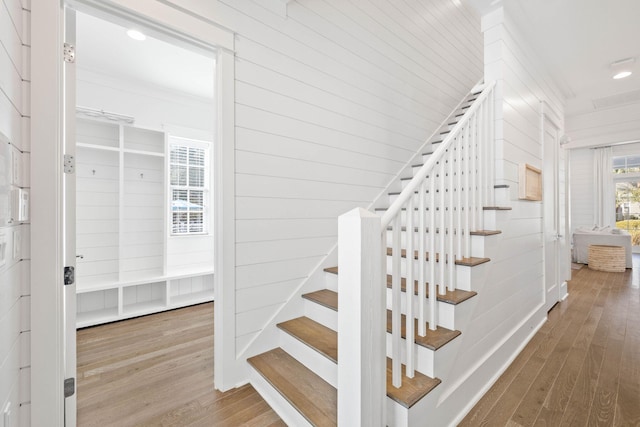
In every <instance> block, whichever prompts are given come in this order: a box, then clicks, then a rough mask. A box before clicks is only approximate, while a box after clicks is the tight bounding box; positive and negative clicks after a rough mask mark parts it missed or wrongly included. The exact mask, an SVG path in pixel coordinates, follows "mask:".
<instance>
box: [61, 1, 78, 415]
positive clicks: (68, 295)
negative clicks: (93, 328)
mask: <svg viewBox="0 0 640 427" xmlns="http://www.w3.org/2000/svg"><path fill="white" fill-rule="evenodd" d="M64 34H65V40H64V43H65V45H64V55H65V57H64V83H63V84H64V109H63V114H64V116H63V122H64V133H63V135H64V142H63V143H64V155H65V161H64V190H63V191H64V207H63V215H64V220H63V235H64V251H63V258H64V265H65V286H64V290H65V292H64V310H65V312H64V322H65V324H64V351H65V357H64V359H65V405H64V417H65V426H66V427H73V426H75V425H76V284H75V267H76V174H75V156H76V140H75V135H76V128H75V120H76V87H75V85H76V66H75V45H76V15H75V11H74V10H72V9H70V8H66V9H65V30H64ZM70 269H73V271H70ZM67 276H68V277H67ZM67 283H68V284H67Z"/></svg>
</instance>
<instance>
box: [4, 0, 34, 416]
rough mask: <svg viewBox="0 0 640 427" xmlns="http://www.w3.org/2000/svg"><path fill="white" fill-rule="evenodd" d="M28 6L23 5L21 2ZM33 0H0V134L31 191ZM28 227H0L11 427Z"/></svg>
mask: <svg viewBox="0 0 640 427" xmlns="http://www.w3.org/2000/svg"><path fill="white" fill-rule="evenodd" d="M23 3H24V4H23ZM29 23H30V12H29V2H27V1H24V2H23V1H21V0H0V132H2V133H3V134H5V135H6V136H7V137H8V138H9V141H10V143H11V145H12V147H11V149H13V150H14V152H15V153H17V154H18V157H19V158H20V159H21V166H22V173H21V174H20V177H19V178H18V180H17V182H14V187H20V188H29V174H30V171H29V151H30V141H29V135H30V134H29V132H28V129H29V114H30V109H29V96H30V91H29V86H30V82H29V79H30V68H29V64H30V60H29V55H30V47H29V43H30V40H29V32H30V28H29ZM29 230H30V227H29V224H22V225H18V224H17V223H14V224H12V225H7V224H4V223H3V224H0V236H3V237H2V238H3V239H4V240H5V241H6V244H7V246H6V253H5V254H6V262H5V264H4V265H3V266H1V267H0V416H1V415H2V411H3V410H4V408H5V407H6V405H7V404H8V403H10V405H11V414H12V415H11V419H10V421H9V426H10V427H17V426H28V425H29V424H30V417H29V410H30V409H29V408H30V400H31V397H30V386H29V383H30V365H31V357H30V293H31V291H30V289H31V285H30V275H29V268H30V266H29V262H30V261H29V259H30V234H29Z"/></svg>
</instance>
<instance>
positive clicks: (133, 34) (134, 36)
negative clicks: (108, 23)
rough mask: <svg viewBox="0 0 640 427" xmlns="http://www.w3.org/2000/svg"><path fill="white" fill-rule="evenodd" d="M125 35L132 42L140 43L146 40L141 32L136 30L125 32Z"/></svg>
mask: <svg viewBox="0 0 640 427" xmlns="http://www.w3.org/2000/svg"><path fill="white" fill-rule="evenodd" d="M127 35H128V36H129V37H131V38H132V39H134V40H138V41H142V40H145V39H146V38H147V36H145V35H144V34H143V33H142V32H141V31H138V30H133V29H132V30H127Z"/></svg>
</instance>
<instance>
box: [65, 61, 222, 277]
mask: <svg viewBox="0 0 640 427" xmlns="http://www.w3.org/2000/svg"><path fill="white" fill-rule="evenodd" d="M176 78H180V76H176ZM212 78H213V77H212ZM77 104H78V105H79V106H82V107H89V108H95V109H98V110H105V111H111V112H115V113H119V114H124V115H129V116H132V117H134V118H135V123H134V125H133V126H137V127H142V128H146V129H153V130H158V131H166V132H168V133H171V134H173V135H176V136H182V137H187V138H194V139H206V138H209V137H208V135H213V134H214V120H213V117H214V103H213V100H211V99H206V98H202V97H196V96H191V95H187V94H184V93H180V92H177V91H172V90H168V89H166V88H162V87H159V86H155V85H151V84H145V83H143V82H138V81H136V82H132V81H130V80H127V79H124V78H122V77H119V76H109V75H105V74H103V73H101V72H99V70H93V69H89V68H86V67H84V68H83V67H79V68H78V77H77ZM80 123H82V122H81V121H80ZM93 127H95V124H94V126H93ZM92 132H93V133H95V132H94V131H92ZM85 133H87V132H85ZM152 134H154V132H152V131H148V130H143V129H137V130H136V129H133V128H127V129H126V132H125V134H124V139H125V142H124V144H125V145H124V147H125V148H126V149H133V150H144V151H158V150H160V151H162V149H164V148H163V147H164V145H163V142H162V141H160V143H158V140H157V138H155V141H154V142H152V143H151V145H149V143H148V142H147V143H145V142H144V141H142V140H144V139H145V136H149V135H152ZM157 136H160V134H157ZM109 138H111V139H113V136H109ZM115 138H116V140H115V142H113V143H112V144H111V143H105V141H104V140H97V141H96V140H92V139H83V140H78V142H85V143H89V144H101V145H104V144H111V145H112V146H114V147H117V146H118V140H117V138H118V135H117V134H116V135H115ZM136 141H137V142H136ZM140 141H142V142H140ZM80 154H81V153H80ZM80 154H79V155H80ZM99 155H100V154H99ZM116 156H117V154H116ZM104 157H105V159H104V160H100V161H102V162H103V163H104V161H108V159H107V157H110V156H109V154H108V153H105V154H104ZM124 160H125V173H126V174H128V175H126V176H125V179H131V180H132V181H131V183H132V184H134V186H133V187H130V186H125V190H126V191H127V192H129V191H137V192H138V194H136V195H135V196H132V195H131V194H125V202H127V203H129V204H130V205H131V203H139V202H142V203H143V204H144V206H139V207H138V208H141V207H146V208H150V209H147V215H152V216H154V218H153V220H154V221H155V231H156V232H158V233H160V234H158V233H155V235H156V238H155V240H154V242H155V243H159V245H160V246H157V245H156V246H155V247H154V248H152V247H149V249H150V250H152V251H157V250H158V249H159V250H162V244H163V241H162V234H161V231H162V224H161V223H162V218H163V217H162V211H161V210H158V208H157V207H158V206H159V203H162V197H164V194H163V193H162V192H161V190H162V188H161V187H158V186H157V184H158V183H159V182H161V181H158V179H161V177H158V176H155V175H157V173H153V172H149V173H147V175H146V176H147V179H146V180H145V179H139V177H140V173H143V174H144V173H145V171H144V170H142V169H144V166H143V165H142V163H141V162H145V163H148V162H150V161H153V160H151V159H145V158H144V156H138V155H134V154H125V156H124ZM138 160H139V161H140V162H138ZM156 160H157V161H158V162H161V161H162V160H161V159H156ZM116 166H117V158H116ZM161 166H162V165H161V164H160V165H155V166H153V168H156V169H157V168H158V167H161ZM79 167H81V166H79ZM147 169H148V168H147ZM91 170H93V168H91ZM80 173H83V172H82V171H81V172H80ZM116 179H117V171H116ZM150 180H155V181H156V184H155V185H154V184H152V183H151V181H150ZM151 188H153V189H154V193H155V194H156V195H155V196H153V195H151V194H149V193H148V190H149V189H151ZM79 191H82V189H79ZM116 191H117V187H116ZM159 191H160V193H158V192H159ZM158 195H159V197H160V198H158ZM116 198H117V194H116ZM143 198H144V199H145V200H143ZM152 205H153V206H155V207H152ZM138 208H136V209H129V210H126V211H125V212H124V214H127V215H134V216H135V215H139V214H140V209H138ZM158 215H160V216H158ZM147 219H151V218H150V217H148V218H147ZM83 221H84V220H83ZM158 221H159V222H158ZM82 225H83V224H82V221H81V222H80V223H79V224H78V233H79V234H81V232H82V231H83V229H82V228H81V227H82ZM138 225H139V224H138ZM150 225H151V223H150V222H149V221H146V222H145V226H150ZM158 227H160V228H158ZM134 229H135V227H134V228H132V229H128V230H125V233H126V235H125V237H126V238H127V239H129V240H131V239H133V240H135V241H137V242H138V243H142V242H141V240H140V238H141V237H144V238H151V235H150V234H149V233H146V234H145V233H143V234H145V236H131V235H130V233H131V232H133V231H135V230H134ZM115 231H116V233H117V224H116V230H115ZM79 238H80V236H79ZM79 243H81V242H80V241H79ZM149 243H150V242H147V243H146V244H149ZM89 244H95V240H93V241H92V242H90V243H89ZM213 247H214V243H213V236H212V235H208V236H189V237H184V236H179V237H169V238H168V241H167V259H166V261H167V274H170V275H171V274H190V273H194V272H197V271H207V272H210V271H211V270H212V269H213ZM116 249H117V248H116ZM78 250H80V248H79V249H78ZM155 259H156V261H158V259H159V258H158V256H157V254H156V255H155ZM85 261H86V259H85ZM139 261H144V262H145V263H147V264H148V266H149V268H148V270H149V269H156V270H157V269H158V262H155V263H154V262H153V260H151V259H150V258H149V257H147V259H145V260H140V259H138V260H136V261H135V262H134V264H136V265H142V264H140V263H139ZM80 264H81V263H80ZM159 266H160V267H161V266H162V262H161V261H160V265H159ZM123 267H125V268H124V269H125V271H126V270H130V269H131V267H132V266H123ZM116 268H117V266H116ZM131 276H132V275H129V278H131ZM124 278H125V279H126V277H124Z"/></svg>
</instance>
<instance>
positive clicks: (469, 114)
mask: <svg viewBox="0 0 640 427" xmlns="http://www.w3.org/2000/svg"><path fill="white" fill-rule="evenodd" d="M493 89H494V84H493V83H492V84H490V85H485V86H484V89H483V90H482V93H481V94H480V95H479V96H478V97H477V99H476V100H475V101H474V103H473V104H472V105H471V106H470V107H469V108H468V109H467V111H466V113H465V114H464V115H463V116H462V117H461V119H460V121H459V122H458V123H457V124H455V126H454V127H453V128H452V129H451V131H450V132H449V134H448V135H447V137H446V138H445V139H444V140H443V141H442V143H441V144H440V146H439V147H438V148H437V149H436V150H435V152H434V153H433V154H432V155H431V156H430V157H429V159H428V160H427V161H426V162H425V163H424V165H422V167H421V168H420V169H419V170H418V172H417V173H415V176H414V177H413V179H412V180H411V181H410V182H409V184H408V185H407V186H406V187H405V188H404V190H403V191H402V192H401V193H400V195H399V196H398V198H397V199H396V200H395V201H394V203H393V204H392V205H391V206H390V207H389V209H388V210H387V211H386V212H385V214H384V215H383V216H382V218H380V217H378V216H377V215H373V214H371V213H370V212H367V211H363V210H362V209H356V210H354V211H351V212H348V213H346V214H344V215H342V216H340V218H339V226H338V228H339V230H338V245H339V248H340V250H339V260H338V267H339V271H340V274H339V276H338V293H339V295H340V309H339V310H338V348H339V349H340V350H339V351H340V355H339V358H338V424H339V425H343V426H356V425H367V426H372V427H374V426H383V425H385V424H384V423H385V420H386V417H385V408H386V403H385V401H384V399H385V395H386V393H385V383H386V381H385V378H386V369H385V367H384V365H385V361H384V360H385V357H386V356H385V348H384V341H385V339H384V334H385V332H384V330H385V329H386V328H385V323H386V310H385V304H384V292H385V289H386V286H387V285H386V283H387V279H386V276H387V274H391V276H392V280H391V282H392V289H391V294H392V302H391V307H392V372H393V386H394V387H401V385H402V375H401V350H402V349H401V343H402V339H401V329H402V325H401V319H402V317H401V307H402V301H401V298H402V291H401V286H402V279H403V278H404V279H405V285H406V293H405V294H406V304H405V305H406V308H405V333H406V335H405V336H406V337H407V340H406V346H407V347H406V360H405V364H406V375H407V376H408V377H410V378H411V377H413V376H414V373H415V360H414V358H415V355H416V349H415V342H414V340H413V339H412V337H413V336H414V333H415V332H414V322H415V319H416V318H417V319H418V334H419V335H420V336H425V335H426V332H427V330H426V324H427V313H428V322H429V328H430V329H435V328H436V326H437V324H438V317H437V316H438V313H437V298H436V295H437V292H438V291H439V292H441V293H443V294H444V293H446V291H447V289H449V290H453V289H454V288H455V284H456V283H455V272H456V270H455V261H456V260H460V259H463V258H469V257H470V256H471V236H470V234H469V233H470V232H471V231H474V230H477V229H478V227H480V226H481V224H482V208H483V206H488V205H493V203H494V202H493V182H494V165H493V159H494V147H493V144H492V143H490V142H491V141H492V140H493V137H494V134H493V129H494V123H493V122H494V94H493ZM403 226H404V227H405V230H406V237H405V244H404V250H405V260H404V263H403V260H402V249H403V248H402V227H403ZM416 230H417V231H416ZM388 231H389V233H390V234H391V238H390V241H389V243H391V258H392V259H391V263H390V267H389V268H388V267H387V263H386V259H385V258H386V257H387V254H388V251H387V232H388ZM377 254H379V255H377ZM403 265H404V268H403ZM403 270H404V273H403ZM416 281H417V282H418V283H419V284H420V286H418V299H419V301H420V303H419V304H417V313H415V314H414V313H413V306H414V304H413V299H414V292H413V289H414V282H416ZM425 283H428V286H429V300H428V301H429V304H428V307H425V301H426V291H425ZM436 284H438V285H439V286H438V287H436ZM376 349H377V350H376Z"/></svg>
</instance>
